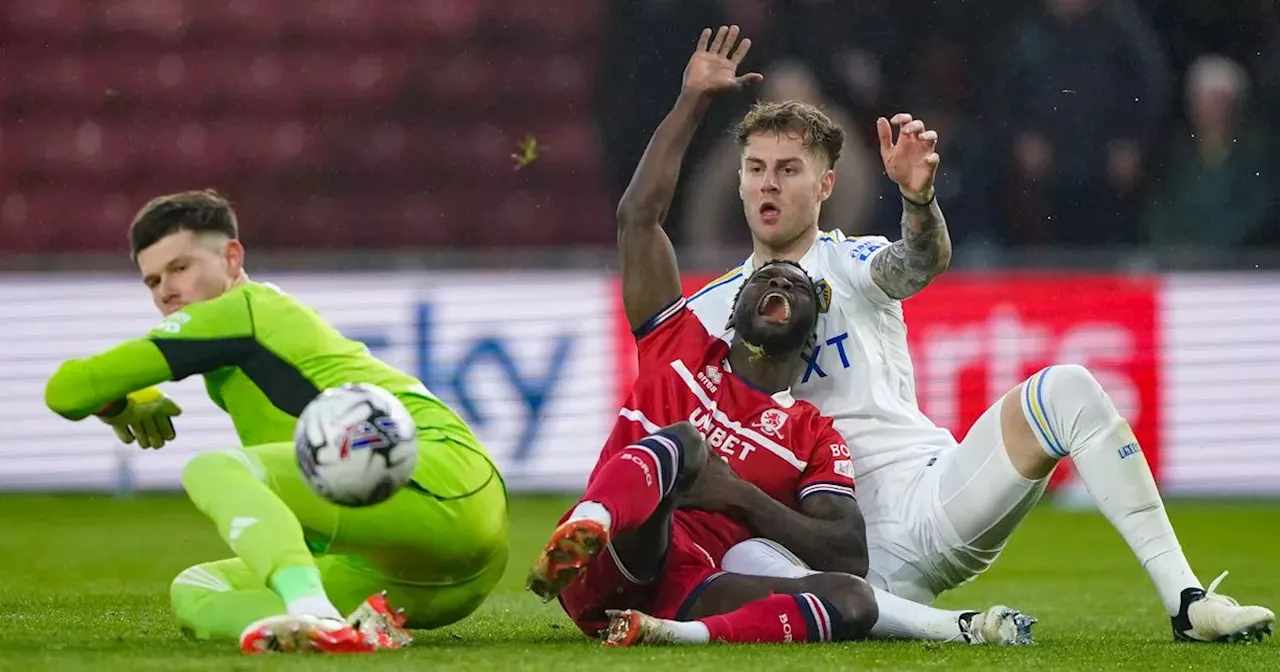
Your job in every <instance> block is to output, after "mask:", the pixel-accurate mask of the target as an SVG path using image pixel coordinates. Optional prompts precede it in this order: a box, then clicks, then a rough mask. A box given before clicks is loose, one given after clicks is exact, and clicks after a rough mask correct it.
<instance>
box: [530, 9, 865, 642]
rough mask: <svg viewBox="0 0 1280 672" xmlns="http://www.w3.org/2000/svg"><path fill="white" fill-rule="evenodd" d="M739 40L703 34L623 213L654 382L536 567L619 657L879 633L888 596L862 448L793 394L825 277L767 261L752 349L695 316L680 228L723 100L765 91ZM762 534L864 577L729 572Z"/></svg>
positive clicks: (743, 314) (641, 344)
mask: <svg viewBox="0 0 1280 672" xmlns="http://www.w3.org/2000/svg"><path fill="white" fill-rule="evenodd" d="M737 38H738V28H737V27H736V26H735V27H732V28H726V27H724V26H722V27H720V29H719V30H718V31H717V32H716V33H715V36H714V39H713V38H712V34H711V31H710V30H709V29H708V30H704V31H703V32H702V36H701V38H700V39H699V42H698V48H697V50H696V51H695V52H694V55H693V57H692V58H691V59H690V61H689V64H688V66H687V68H686V69H685V73H684V83H683V87H682V89H681V92H680V95H679V97H678V99H677V100H676V103H675V107H674V109H672V111H671V112H670V113H669V114H668V115H667V117H666V119H665V120H663V122H662V123H661V124H660V125H659V126H658V129H657V131H656V132H655V133H654V135H653V139H652V140H651V141H650V143H649V146H648V148H647V149H646V150H645V153H644V156H643V157H642V158H641V160H640V165H639V166H638V167H637V168H636V173H635V176H634V177H633V178H632V180H631V184H630V186H629V187H628V188H627V191H626V194H625V195H624V196H623V198H622V202H621V203H620V204H619V206H618V246H619V248H620V254H621V257H622V296H623V302H624V304H625V309H626V315H627V319H628V321H629V322H630V323H631V326H632V329H633V331H634V334H635V337H636V343H637V348H638V351H639V363H640V375H639V378H638V379H637V380H636V382H635V385H634V387H633V388H632V391H631V395H630V396H629V397H628V399H627V402H626V406H625V407H624V408H622V409H621V411H619V417H618V422H617V423H616V424H615V425H614V428H613V432H612V433H611V434H610V436H609V439H608V442H607V443H606V444H605V447H604V449H603V451H602V452H601V454H600V458H599V461H598V462H597V464H596V467H595V469H594V470H593V471H592V474H591V477H590V480H589V482H588V485H587V489H586V492H585V494H584V495H583V497H582V499H581V500H580V502H579V503H578V504H577V506H575V507H574V508H573V509H572V510H571V511H569V512H568V513H566V514H565V517H564V518H563V519H562V520H561V523H560V525H559V527H558V528H557V529H556V531H555V532H554V534H553V535H552V538H551V541H550V542H549V543H548V545H547V547H546V549H545V550H544V551H543V554H542V556H541V557H540V558H539V559H538V561H537V563H536V564H535V565H534V567H533V569H532V570H531V571H530V576H529V588H530V589H531V590H533V591H534V592H535V593H536V594H538V595H540V596H542V597H543V598H544V599H551V598H552V597H557V596H558V597H559V599H560V602H561V605H562V606H563V607H564V609H565V611H566V612H567V613H568V614H569V616H570V617H571V618H572V619H573V621H574V622H575V623H576V624H577V625H578V626H579V627H580V628H581V629H582V631H583V632H584V633H586V634H587V635H588V636H591V635H594V634H596V633H597V632H598V631H601V630H606V631H607V633H608V634H607V639H606V643H607V644H612V645H630V644H638V643H688V644H693V643H704V642H708V641H728V642H793V641H829V640H843V639H852V638H855V637H860V636H862V635H863V634H864V633H865V632H866V629H867V628H868V627H870V625H871V623H872V622H874V621H875V602H874V599H873V598H872V594H871V590H870V588H869V587H868V586H867V584H866V583H865V582H864V581H863V580H862V579H860V578H858V577H856V576H854V575H853V573H859V574H861V573H864V572H865V569H866V564H865V561H864V559H863V558H862V553H863V549H864V548H865V542H864V540H863V537H862V527H863V526H862V519H861V516H860V514H859V512H858V506H857V502H856V501H855V500H854V499H853V485H854V484H853V473H852V471H851V467H852V464H851V462H850V461H849V460H848V459H847V457H846V452H847V448H845V447H844V445H843V442H842V441H841V440H840V437H839V435H838V434H837V433H836V432H835V429H834V427H833V426H832V425H831V422H830V420H829V419H827V418H823V417H822V416H820V415H819V414H818V412H817V410H816V409H814V407H813V406H811V405H809V404H805V403H802V402H796V401H795V400H793V399H792V398H791V396H790V393H789V392H788V390H787V388H788V387H789V385H790V383H791V381H792V380H794V379H795V377H796V376H797V375H799V373H800V371H801V370H802V369H803V367H804V362H803V360H801V358H800V354H801V352H802V350H804V349H805V348H806V347H807V346H808V343H809V342H810V341H811V339H812V336H813V328H814V325H815V324H816V320H817V314H818V305H817V296H816V294H815V293H814V286H813V282H812V280H810V278H809V277H808V276H807V275H806V274H805V273H804V272H803V271H802V270H800V267H799V266H797V265H795V264H793V263H790V262H785V261H779V262H772V263H764V264H762V265H761V266H760V268H759V269H757V270H755V272H753V273H752V274H751V277H750V278H748V279H747V281H746V282H745V283H744V284H743V287H742V291H741V293H740V295H739V297H738V298H737V300H736V301H735V302H734V310H733V316H732V320H733V324H734V325H735V327H736V332H735V335H734V337H733V338H732V339H731V340H727V339H722V338H719V337H717V336H713V335H712V334H711V333H709V332H708V331H707V330H706V329H704V328H703V327H702V325H701V324H700V323H699V322H698V319H697V318H696V317H695V316H694V315H693V314H692V313H691V312H689V310H688V309H686V308H685V305H684V299H683V297H682V294H681V286H680V274H679V271H678V269H677V266H676V255H675V253H674V251H673V250H672V247H671V242H670V240H669V239H668V238H667V235H666V233H665V232H664V231H663V229H662V222H663V220H664V219H665V216H666V213H667V208H668V206H669V205H670V202H671V198H672V195H673V193H674V192H675V188H676V183H677V180H678V177H679V171H680V162H681V159H682V158H683V156H684V153H685V151H686V149H687V148H688V145H689V141H690V139H691V138H692V136H693V132H694V130H695V129H696V128H697V126H698V122H699V120H700V119H701V118H702V116H703V114H704V113H705V111H706V109H707V107H708V105H709V104H710V101H711V99H712V98H713V97H714V96H715V95H716V94H720V93H723V92H725V91H731V90H736V89H738V88H739V87H741V86H742V85H743V84H744V83H747V82H752V81H757V80H759V79H760V76H759V75H757V74H754V73H752V74H747V75H742V76H736V74H735V73H736V70H737V66H738V63H739V62H741V60H742V58H743V57H744V56H745V55H746V53H747V50H748V49H749V48H750V45H751V42H750V40H746V39H744V40H742V42H741V43H740V44H737V49H736V51H735V50H734V46H735V44H736V43H738V40H737ZM704 436H705V442H704ZM709 453H710V454H709ZM735 474H736V475H735ZM738 476H741V478H738ZM682 498H684V499H683V500H682ZM731 500H732V503H731ZM677 504H680V505H682V506H689V507H698V509H700V510H680V511H675V507H676V506H677ZM706 509H717V510H723V509H732V510H733V513H734V515H735V518H730V517H728V516H726V515H724V514H723V513H717V512H715V511H712V510H706ZM753 534H763V535H767V536H770V537H773V538H776V539H783V538H785V539H788V540H789V541H788V542H783V543H787V544H788V545H793V544H794V546H792V547H793V548H795V549H797V551H798V552H800V553H801V554H802V555H806V556H807V557H808V558H809V559H810V560H811V561H812V562H815V563H818V564H822V563H833V564H838V563H844V564H845V565H846V567H845V569H846V570H847V571H848V572H850V573H847V574H837V573H831V574H816V575H813V576H807V577H803V578H799V579H780V578H769V577H756V576H741V575H732V574H726V573H724V572H722V571H720V570H719V569H718V568H717V562H718V560H719V558H720V557H721V556H722V555H723V554H724V552H725V551H726V550H727V549H728V548H729V547H730V546H732V545H733V544H735V543H737V542H739V541H743V540H745V539H747V538H750V537H751V536H752V535H753ZM584 573H585V576H583V574H584ZM606 626H607V628H606Z"/></svg>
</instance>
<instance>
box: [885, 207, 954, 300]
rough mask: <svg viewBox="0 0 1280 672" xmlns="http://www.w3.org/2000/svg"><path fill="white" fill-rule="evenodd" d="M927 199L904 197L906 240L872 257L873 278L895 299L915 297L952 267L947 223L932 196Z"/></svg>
mask: <svg viewBox="0 0 1280 672" xmlns="http://www.w3.org/2000/svg"><path fill="white" fill-rule="evenodd" d="M930 191H932V190H930ZM927 200H928V205H923V206H922V205H920V203H919V202H916V201H914V200H912V199H909V198H907V197H906V196H903V197H902V239H901V240H899V241H897V242H895V243H894V244H892V245H890V246H889V247H888V249H885V250H884V251H882V252H881V253H880V254H877V255H875V256H874V257H872V258H871V279H872V280H874V281H875V283H876V285H877V286H878V287H880V289H882V290H884V293H885V294H888V295H889V296H890V297H892V298H895V299H905V298H907V297H909V296H912V295H914V294H915V293H916V292H919V291H920V290H922V289H924V288H925V287H926V286H928V284H929V282H930V281H932V280H933V279H934V278H935V277H937V276H938V275H939V274H941V273H942V272H943V271H945V270H947V266H948V265H950V264H951V236H950V235H948V234H947V220H946V218H945V217H943V216H942V208H939V207H938V201H937V200H935V199H934V198H933V195H932V194H930V195H929V198H928V199H927Z"/></svg>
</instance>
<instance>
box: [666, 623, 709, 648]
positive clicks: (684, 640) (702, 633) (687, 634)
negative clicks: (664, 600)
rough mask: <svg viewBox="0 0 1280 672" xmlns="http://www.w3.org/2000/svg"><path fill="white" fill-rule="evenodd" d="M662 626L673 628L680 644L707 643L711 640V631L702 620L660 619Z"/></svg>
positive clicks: (673, 632)
mask: <svg viewBox="0 0 1280 672" xmlns="http://www.w3.org/2000/svg"><path fill="white" fill-rule="evenodd" d="M659 620H660V621H662V626H663V627H665V628H667V629H669V630H671V632H672V634H674V635H675V636H676V642H678V643H680V644H707V643H709V642H710V641H711V631H710V630H708V629H707V626H705V625H703V624H702V622H701V621H669V620H667V619H665V618H663V619H659Z"/></svg>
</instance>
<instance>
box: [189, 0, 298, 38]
mask: <svg viewBox="0 0 1280 672" xmlns="http://www.w3.org/2000/svg"><path fill="white" fill-rule="evenodd" d="M193 10H194V26H193V30H192V33H193V34H196V35H200V36H202V37H203V38H205V40H206V41H208V42H210V43H212V44H215V45H216V44H226V41H227V40H236V41H238V42H239V43H241V44H243V43H244V42H245V41H252V42H259V43H264V44H267V45H270V44H272V43H274V42H275V41H276V40H277V39H279V37H280V36H281V35H282V34H283V33H284V32H285V29H286V28H287V27H289V25H290V24H291V23H300V17H298V16H297V15H296V14H294V13H293V12H291V11H290V8H289V6H288V3H284V2H279V1H278V0H224V1H223V2H197V3H195V5H194V6H193Z"/></svg>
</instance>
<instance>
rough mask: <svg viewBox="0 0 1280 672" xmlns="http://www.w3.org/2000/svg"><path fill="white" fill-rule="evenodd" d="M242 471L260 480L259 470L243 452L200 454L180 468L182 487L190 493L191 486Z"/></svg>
mask: <svg viewBox="0 0 1280 672" xmlns="http://www.w3.org/2000/svg"><path fill="white" fill-rule="evenodd" d="M240 469H243V470H245V471H248V472H249V473H251V474H253V476H254V478H257V479H259V480H262V473H260V472H261V470H260V468H259V467H258V466H256V465H255V463H254V462H253V460H252V458H250V457H249V456H248V455H246V454H245V453H244V452H243V451H234V452H232V451H213V452H207V453H200V454H199V455H196V456H195V457H193V458H191V459H190V460H189V461H188V462H187V464H186V466H184V467H183V468H182V487H183V488H185V489H186V490H188V491H190V490H191V487H192V485H198V484H200V483H202V482H208V481H209V480H210V479H217V478H218V476H219V475H221V474H227V473H229V472H231V471H234V470H240Z"/></svg>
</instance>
